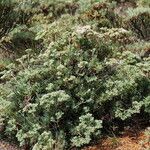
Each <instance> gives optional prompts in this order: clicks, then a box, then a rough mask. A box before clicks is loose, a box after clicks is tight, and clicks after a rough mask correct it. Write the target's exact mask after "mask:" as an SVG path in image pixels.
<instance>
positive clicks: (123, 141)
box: [83, 131, 150, 150]
mask: <svg viewBox="0 0 150 150" xmlns="http://www.w3.org/2000/svg"><path fill="white" fill-rule="evenodd" d="M148 139H150V137H148V136H146V135H145V134H144V131H143V132H139V134H138V135H137V136H135V135H134V136H133V134H131V133H124V134H123V136H121V137H113V138H112V137H108V138H106V139H104V140H102V141H101V142H100V143H99V144H98V145H96V146H91V147H88V148H85V149H83V150H150V141H148Z"/></svg>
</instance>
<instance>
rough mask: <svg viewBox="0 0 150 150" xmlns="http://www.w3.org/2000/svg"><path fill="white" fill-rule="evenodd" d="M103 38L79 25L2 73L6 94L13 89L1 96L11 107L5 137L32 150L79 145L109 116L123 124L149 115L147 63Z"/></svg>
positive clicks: (86, 140) (92, 135)
mask: <svg viewBox="0 0 150 150" xmlns="http://www.w3.org/2000/svg"><path fill="white" fill-rule="evenodd" d="M100 35H101V33H97V32H95V31H93V30H91V29H90V28H89V27H87V26H86V27H78V28H77V30H76V31H74V32H72V31H71V32H69V33H67V32H66V34H64V35H63V37H62V39H60V40H58V41H56V42H53V43H51V44H50V46H49V48H48V49H47V50H46V51H45V52H43V53H41V54H39V55H35V56H34V55H32V54H31V53H28V54H27V55H24V56H23V57H22V58H20V59H18V65H17V67H16V66H15V65H11V66H10V68H8V71H4V72H3V74H4V75H3V76H2V77H1V78H2V79H7V82H6V83H5V86H6V85H7V86H6V89H7V88H8V89H7V90H6V91H11V92H10V94H8V93H7V92H6V93H5V92H2V96H1V97H2V101H4V103H3V104H5V103H9V105H5V107H6V108H5V109H6V110H7V109H8V107H9V112H7V115H6V116H3V118H5V120H7V121H8V122H7V123H6V124H5V125H6V131H5V132H6V133H7V134H9V135H11V136H16V137H17V139H18V141H19V142H20V144H21V145H30V146H31V147H33V149H38V148H37V147H39V148H41V149H43V148H45V149H55V147H57V146H58V145H59V146H60V145H61V146H62V147H61V148H60V149H65V148H69V147H72V146H73V147H74V146H76V147H81V146H83V145H85V144H89V142H91V141H92V140H93V139H95V138H96V137H99V136H100V130H101V128H103V126H102V125H103V124H102V120H103V118H105V117H104V116H105V115H107V114H110V118H109V119H110V120H113V119H115V118H121V119H123V120H124V119H126V118H130V117H131V116H132V115H134V114H136V113H140V110H141V109H142V107H144V106H145V108H146V109H145V110H146V112H147V104H146V105H145V104H144V103H143V100H144V99H145V98H146V97H147V96H148V94H149V92H148V91H149V85H150V82H149V79H148V77H147V76H146V74H145V71H146V70H147V69H148V68H146V63H149V60H147V61H144V62H143V61H142V60H141V59H139V57H138V55H136V54H134V53H132V52H123V53H121V52H119V51H118V49H117V47H118V46H115V44H114V46H112V43H111V42H110V41H108V42H107V43H105V42H104V41H105V38H104V39H103V38H101V36H100ZM108 36H109V35H108ZM110 37H111V36H110ZM117 45H118V44H117ZM115 49H116V50H115ZM142 65H143V66H145V67H142V68H141V66H142ZM147 67H148V66H147ZM9 79H10V81H9ZM16 81H17V82H16ZM8 85H9V86H8ZM145 101H146V100H145ZM97 114H98V115H97ZM105 121H106V120H105ZM58 143H61V144H58ZM62 143H63V144H62Z"/></svg>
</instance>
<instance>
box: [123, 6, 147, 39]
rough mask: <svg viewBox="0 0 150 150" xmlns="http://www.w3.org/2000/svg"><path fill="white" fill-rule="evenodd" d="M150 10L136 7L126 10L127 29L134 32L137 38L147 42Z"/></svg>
mask: <svg viewBox="0 0 150 150" xmlns="http://www.w3.org/2000/svg"><path fill="white" fill-rule="evenodd" d="M149 19H150V9H149V8H143V7H138V8H136V9H130V10H128V18H127V20H126V22H125V23H126V24H127V25H128V26H127V27H128V28H129V29H131V30H132V31H133V32H135V33H136V34H137V35H138V37H139V38H142V39H145V40H149V38H150V37H149V35H150V29H149V26H150V22H149Z"/></svg>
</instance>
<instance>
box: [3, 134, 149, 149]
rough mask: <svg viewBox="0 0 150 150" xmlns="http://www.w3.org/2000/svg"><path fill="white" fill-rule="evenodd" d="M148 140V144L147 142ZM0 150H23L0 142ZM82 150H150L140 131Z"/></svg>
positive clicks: (108, 139)
mask: <svg viewBox="0 0 150 150" xmlns="http://www.w3.org/2000/svg"><path fill="white" fill-rule="evenodd" d="M148 138H149V142H148V141H147V140H148ZM0 150H24V149H19V148H18V147H17V146H15V145H13V144H9V143H7V142H4V141H1V142H0ZM83 150H150V137H148V136H146V135H145V134H144V131H140V132H139V133H138V134H133V132H129V131H126V132H125V133H123V135H122V136H120V137H108V138H106V139H104V140H102V141H101V142H99V144H97V145H95V146H90V147H87V148H84V149H83Z"/></svg>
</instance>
